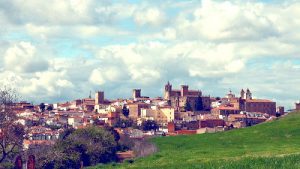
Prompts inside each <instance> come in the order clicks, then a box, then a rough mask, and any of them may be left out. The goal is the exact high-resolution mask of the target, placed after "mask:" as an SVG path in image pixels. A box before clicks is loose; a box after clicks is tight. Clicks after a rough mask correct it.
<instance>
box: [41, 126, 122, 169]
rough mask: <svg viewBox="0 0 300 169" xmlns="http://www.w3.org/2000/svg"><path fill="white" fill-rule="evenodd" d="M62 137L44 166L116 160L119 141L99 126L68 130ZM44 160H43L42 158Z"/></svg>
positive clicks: (72, 165)
mask: <svg viewBox="0 0 300 169" xmlns="http://www.w3.org/2000/svg"><path fill="white" fill-rule="evenodd" d="M62 138H63V139H60V140H59V141H58V142H57V144H56V145H55V147H54V148H53V149H51V150H50V151H51V153H52V154H51V153H50V154H49V155H48V156H47V157H45V158H49V159H48V161H47V162H45V163H44V165H43V168H79V167H80V161H82V162H83V165H84V166H91V165H96V164H98V163H108V162H111V161H115V160H116V150H117V143H116V141H115V138H114V136H113V135H112V134H111V133H110V132H109V131H107V130H105V129H103V128H99V127H89V128H84V129H78V130H75V131H73V130H68V131H66V132H65V134H64V136H63V137H62ZM41 161H42V160H41Z"/></svg>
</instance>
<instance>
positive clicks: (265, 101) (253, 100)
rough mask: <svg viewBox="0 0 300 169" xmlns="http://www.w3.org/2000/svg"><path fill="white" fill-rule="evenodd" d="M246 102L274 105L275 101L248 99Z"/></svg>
mask: <svg viewBox="0 0 300 169" xmlns="http://www.w3.org/2000/svg"><path fill="white" fill-rule="evenodd" d="M246 102H251V103H256V102H259V103H272V102H273V101H271V100H267V99H248V100H246Z"/></svg>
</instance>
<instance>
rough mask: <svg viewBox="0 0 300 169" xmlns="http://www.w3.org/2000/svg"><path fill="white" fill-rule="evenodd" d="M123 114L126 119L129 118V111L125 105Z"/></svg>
mask: <svg viewBox="0 0 300 169" xmlns="http://www.w3.org/2000/svg"><path fill="white" fill-rule="evenodd" d="M122 113H123V115H124V116H125V117H128V116H129V109H128V108H127V107H126V106H125V105H124V106H123V108H122Z"/></svg>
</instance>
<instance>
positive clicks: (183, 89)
mask: <svg viewBox="0 0 300 169" xmlns="http://www.w3.org/2000/svg"><path fill="white" fill-rule="evenodd" d="M188 94H189V86H188V85H181V97H184V96H187V95H188Z"/></svg>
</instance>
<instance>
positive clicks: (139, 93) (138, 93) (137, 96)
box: [132, 89, 141, 99]
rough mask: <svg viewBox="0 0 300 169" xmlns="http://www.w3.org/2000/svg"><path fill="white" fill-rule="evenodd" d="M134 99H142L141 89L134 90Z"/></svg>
mask: <svg viewBox="0 0 300 169" xmlns="http://www.w3.org/2000/svg"><path fill="white" fill-rule="evenodd" d="M132 98H133V99H137V98H141V89H133V90H132Z"/></svg>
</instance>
